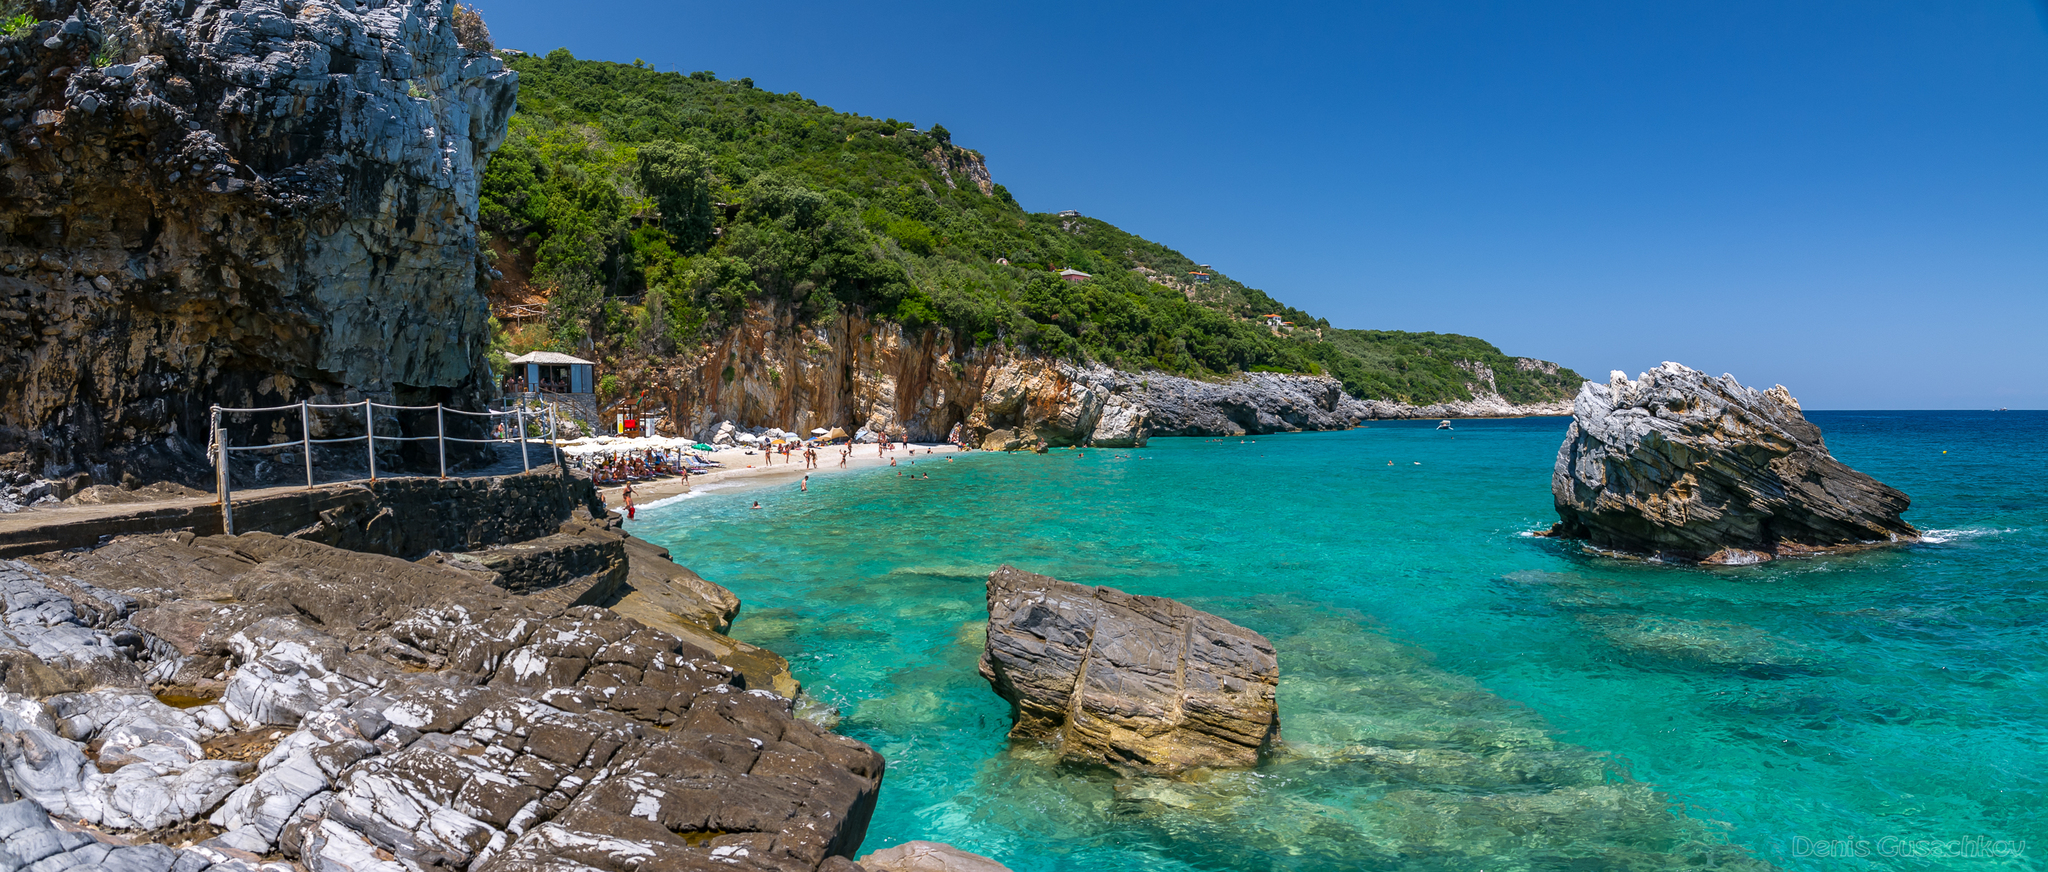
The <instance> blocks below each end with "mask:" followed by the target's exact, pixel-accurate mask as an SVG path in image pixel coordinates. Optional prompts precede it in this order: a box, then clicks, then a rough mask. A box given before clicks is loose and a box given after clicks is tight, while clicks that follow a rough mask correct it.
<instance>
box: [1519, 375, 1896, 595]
mask: <svg viewBox="0 0 2048 872" xmlns="http://www.w3.org/2000/svg"><path fill="white" fill-rule="evenodd" d="M1550 487H1551V493H1552V496H1553V497H1555V499H1556V501H1557V514H1558V517H1559V518H1560V519H1562V520H1561V521H1560V522H1559V524H1558V525H1557V527H1556V528H1555V529H1554V530H1553V533H1555V534H1557V535H1563V536H1569V537H1573V538H1580V539H1586V540H1588V541H1589V542H1591V543H1592V545H1593V546H1594V547H1597V548H1603V549H1610V550H1615V551H1625V552H1631V553H1639V554H1650V555H1658V556H1663V557H1668V558H1672V559H1680V560H1704V561H1706V562H1711V563H1756V562H1760V561H1764V560H1770V559H1772V558H1773V557H1776V556H1784V555H1788V554H1800V553H1808V552H1811V551H1815V550H1822V549H1829V548H1839V547H1844V546H1853V545H1859V544H1867V543H1872V542H1897V541H1901V540H1911V539H1914V538H1916V537H1918V535H1919V532H1918V531H1917V530H1914V529H1913V526H1912V525H1911V524H1908V523H1906V522H1905V521H1904V520H1901V519H1900V517H1899V515H1900V514H1901V513H1903V512H1904V511H1906V508H1907V507H1908V506H1910V505H1911V504H1912V501H1911V500H1910V499H1908V498H1907V496H1906V495H1905V494H1903V493H1900V492H1898V491H1896V490H1893V489H1892V488H1889V487H1886V486H1885V485H1884V484H1883V483H1882V482H1879V481H1877V480H1876V479H1873V478H1871V477H1870V476H1867V475H1864V474H1863V473H1860V472H1857V471H1856V470H1854V469H1850V468H1849V467H1848V466H1846V465H1844V464H1843V463H1842V462H1841V461H1838V460H1836V459H1835V458H1834V457H1833V456H1831V455H1830V454H1828V449H1827V443H1826V442H1824V441H1823V440H1822V439H1821V433H1820V428H1818V427H1815V426H1814V425H1813V424H1812V423H1810V422H1808V421H1807V420H1806V416H1805V415H1803V414H1801V411H1800V408H1799V401H1798V400H1795V399H1793V398H1792V394H1791V393H1790V392H1789V391H1787V390H1785V387H1784V386H1783V385H1779V386H1777V387H1773V388H1772V389H1770V390H1768V391H1758V390H1755V389H1753V388H1747V387H1744V386H1742V385H1741V384H1740V383H1738V382H1736V381H1735V377H1734V376H1731V375H1723V376H1721V377H1720V378H1712V377H1710V376H1708V375H1707V374H1706V373H1703V372H1700V371H1699V370H1696V369H1691V368H1688V367H1686V366H1682V365H1680V364H1676V363H1666V364H1664V365H1663V366H1660V367H1658V368H1656V369H1653V370H1651V371H1649V372H1646V373H1643V374H1642V376H1641V377H1639V378H1638V379H1636V380H1635V381H1630V380H1629V379H1628V377H1627V376H1626V375H1625V374H1623V373H1621V372H1615V373H1614V374H1613V377H1612V380H1611V381H1610V382H1609V383H1608V384H1605V385H1601V384H1595V383H1592V382H1587V383H1586V385H1585V387H1584V388H1583V389H1582V390H1580V391H1579V396H1578V399H1577V400H1576V401H1575V402H1574V407H1573V413H1572V426H1571V430H1570V431H1568V432H1567V434H1566V435H1565V440H1564V445H1563V446H1562V447H1560V448H1559V449H1558V453H1557V469H1556V471H1555V473H1554V474H1553V475H1552V478H1551V486H1550Z"/></svg>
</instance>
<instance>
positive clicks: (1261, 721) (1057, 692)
mask: <svg viewBox="0 0 2048 872" xmlns="http://www.w3.org/2000/svg"><path fill="white" fill-rule="evenodd" d="M988 611H989V620H988V643H987V647H986V648H984V649H983V651H982V656H981V675H982V677H983V678H986V679H988V682H989V684H990V686H992V687H993V688H995V691H996V693H998V694H1000V695H1001V696H1002V697H1003V698H1004V699H1007V700H1009V701H1010V704H1011V707H1012V713H1013V716H1014V717H1015V719H1016V725H1015V726H1014V727H1013V728H1012V729H1011V730H1010V736H1011V738H1013V739H1031V740H1036V741H1042V742H1048V743H1051V744H1053V745H1056V746H1057V747H1058V751H1059V755H1060V758H1061V759H1062V760H1065V761H1068V762H1073V763H1084V764H1100V765H1105V766H1110V767H1113V768H1117V769H1121V770H1128V771H1136V772H1146V773H1172V772H1178V771H1182V770H1186V769H1193V768H1200V767H1242V766H1253V765H1256V764H1257V763H1258V762H1259V758H1260V755H1261V754H1262V753H1263V752H1265V751H1266V750H1268V749H1269V748H1270V747H1271V746H1272V745H1273V744H1274V743H1276V742H1278V741H1279V738H1280V714H1279V710H1278V707H1277V706H1276V705H1275V702H1274V687H1275V686H1276V685H1277V684H1278V683H1279V680H1280V664H1279V661H1278V660H1277V659H1276V658H1275V657H1274V653H1273V645H1272V643H1270V642H1267V641H1266V637H1264V636H1261V635H1259V634H1258V633H1255V632H1252V631H1251V630H1247V629H1245V628H1243V627H1240V626H1238V625H1236V624H1233V623H1231V622H1229V621H1226V620H1224V619H1222V618H1219V617H1216V616H1215V615H1212V614H1209V613H1207V612H1202V611H1197V610H1195V609H1192V608H1189V607H1187V606H1186V605H1183V604H1181V603H1178V602H1175V601H1173V600H1170V599H1165V598H1162V597H1154V596H1133V595H1131V594H1127V593H1124V592H1123V591H1120V590H1115V589H1112V588H1107V587H1089V586H1087V585H1080V584H1072V583H1069V582H1064V581H1060V580H1058V579H1054V578H1048V577H1046V576H1043V575H1034V574H1032V573H1029V572H1023V571H1020V570H1017V569H1014V568H1012V567H1009V566H1005V567H1003V568H1001V569H998V570H996V571H995V572H994V573H993V574H991V575H990V576H989V578H988Z"/></svg>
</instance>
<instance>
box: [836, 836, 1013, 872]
mask: <svg viewBox="0 0 2048 872" xmlns="http://www.w3.org/2000/svg"><path fill="white" fill-rule="evenodd" d="M860 865H861V868H863V869H866V870H868V872H1010V867H1008V866H1005V865H1003V864H1001V863H998V862H996V861H994V860H991V859H989V858H987V857H984V856H982V855H980V854H972V853H969V852H966V851H962V850H960V849H959V848H955V847H953V846H952V845H948V844H945V843H943V842H904V843H903V844H901V845H897V846H895V847H893V848H883V849H882V850H880V851H876V852H874V853H872V854H869V855H867V856H865V857H862V858H860Z"/></svg>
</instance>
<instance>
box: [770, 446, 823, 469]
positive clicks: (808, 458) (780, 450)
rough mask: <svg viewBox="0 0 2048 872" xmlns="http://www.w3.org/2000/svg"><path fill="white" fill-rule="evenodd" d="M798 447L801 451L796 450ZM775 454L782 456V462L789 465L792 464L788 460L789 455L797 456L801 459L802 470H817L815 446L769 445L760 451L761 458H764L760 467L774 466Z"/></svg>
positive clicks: (816, 449) (816, 450)
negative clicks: (802, 463)
mask: <svg viewBox="0 0 2048 872" xmlns="http://www.w3.org/2000/svg"><path fill="white" fill-rule="evenodd" d="M799 447H801V449H802V450H801V451H799V450H798V448H799ZM777 454H780V455H782V462H783V463H790V462H792V461H791V460H790V459H789V456H790V455H791V454H795V455H797V456H798V457H800V458H802V459H803V462H804V468H805V469H817V468H818V448H817V446H815V445H801V446H800V444H799V443H796V442H783V443H780V444H777V445H770V446H768V447H767V448H765V449H762V451H761V455H762V457H763V458H764V459H763V460H762V461H761V465H762V466H774V465H775V455H777Z"/></svg>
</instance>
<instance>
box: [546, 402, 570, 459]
mask: <svg viewBox="0 0 2048 872" xmlns="http://www.w3.org/2000/svg"><path fill="white" fill-rule="evenodd" d="M561 438H562V431H560V430H557V429H555V404H553V403H549V404H548V450H549V452H550V453H551V454H552V455H553V456H554V458H555V465H556V466H558V467H559V466H561V465H562V443H561ZM564 471H566V470H564Z"/></svg>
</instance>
